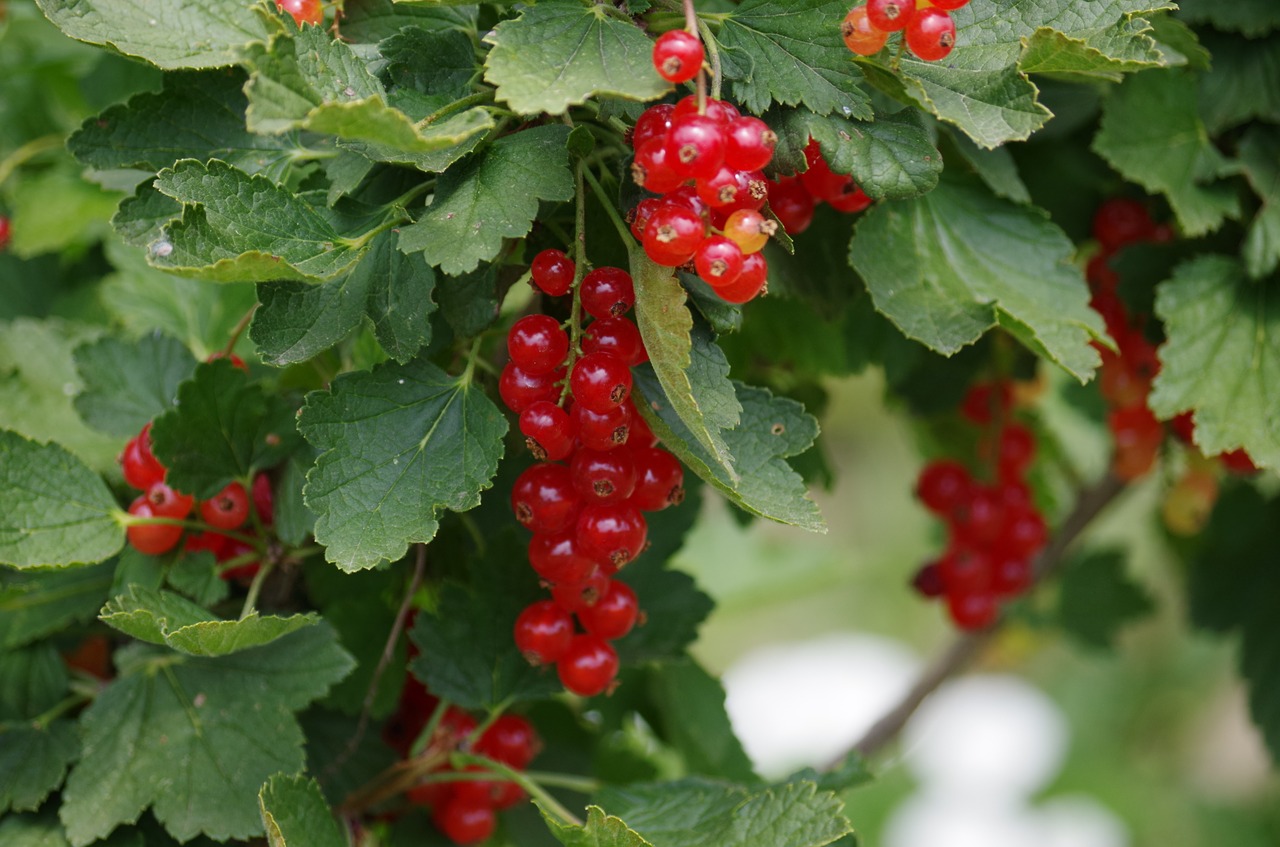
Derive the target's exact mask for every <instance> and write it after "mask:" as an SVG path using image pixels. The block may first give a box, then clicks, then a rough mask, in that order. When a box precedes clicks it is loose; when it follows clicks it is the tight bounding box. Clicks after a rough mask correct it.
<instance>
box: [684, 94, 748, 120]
mask: <svg viewBox="0 0 1280 847" xmlns="http://www.w3.org/2000/svg"><path fill="white" fill-rule="evenodd" d="M696 114H698V95H696V94H689V95H687V96H685V97H682V98H680V102H678V103H676V108H675V111H673V112H672V113H671V119H672V120H675V119H676V118H681V117H684V116H685V115H696ZM706 115H707V117H708V118H711V120H713V121H715V122H716V123H718V124H720V125H721V126H726V127H727V126H728V125H729V124H731V123H733V122H734V121H735V120H737V119H738V118H740V117H742V113H741V112H739V111H738V109H737V107H736V106H734V105H733V104H732V103H729V102H728V101H725V100H716V99H715V98H713V97H708V98H707V110H706Z"/></svg>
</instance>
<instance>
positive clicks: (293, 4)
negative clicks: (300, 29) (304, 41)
mask: <svg viewBox="0 0 1280 847" xmlns="http://www.w3.org/2000/svg"><path fill="white" fill-rule="evenodd" d="M276 5H277V6H279V7H280V9H281V11H285V12H288V13H289V14H290V15H292V16H293V20H294V22H295V23H297V24H298V26H302V25H303V24H313V25H315V26H319V25H320V24H322V23H324V8H323V7H322V6H321V4H320V0H276Z"/></svg>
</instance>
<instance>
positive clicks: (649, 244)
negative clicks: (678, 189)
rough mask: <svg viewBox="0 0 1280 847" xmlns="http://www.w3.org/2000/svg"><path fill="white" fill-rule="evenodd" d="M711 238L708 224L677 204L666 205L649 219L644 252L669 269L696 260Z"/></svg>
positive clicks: (659, 208)
mask: <svg viewBox="0 0 1280 847" xmlns="http://www.w3.org/2000/svg"><path fill="white" fill-rule="evenodd" d="M706 236H707V225H706V222H704V221H703V220H702V218H701V217H699V216H698V215H697V214H696V213H694V212H693V211H691V210H689V209H687V208H685V207H683V206H678V205H676V204H674V203H664V204H662V206H660V207H658V209H656V210H655V211H654V212H653V214H652V215H650V217H649V225H648V227H647V228H646V229H645V231H644V239H643V244H644V252H645V254H646V255H647V256H648V257H649V258H650V259H652V260H653V261H655V262H657V263H658V264H659V265H663V266H665V267H668V268H674V267H679V266H680V265H683V264H684V263H685V262H687V261H689V260H690V259H692V258H693V254H694V253H695V252H697V249H698V245H700V244H701V243H702V240H703V239H704V238H706Z"/></svg>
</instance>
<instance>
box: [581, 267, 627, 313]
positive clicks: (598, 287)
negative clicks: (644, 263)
mask: <svg viewBox="0 0 1280 847" xmlns="http://www.w3.org/2000/svg"><path fill="white" fill-rule="evenodd" d="M581 294H582V308H583V309H584V310H586V313H587V314H588V315H590V316H591V317H593V318H608V317H617V316H618V315H623V314H626V313H627V311H628V310H629V309H630V308H631V307H632V306H633V305H634V304H635V302H636V289H635V285H634V284H633V282H632V280H631V274H629V273H627V272H626V271H624V270H623V269H622V268H609V267H605V268H596V269H595V270H593V271H592V272H591V273H589V274H587V275H586V276H585V277H583V278H582V291H581Z"/></svg>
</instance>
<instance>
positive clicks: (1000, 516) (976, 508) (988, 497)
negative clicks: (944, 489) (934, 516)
mask: <svg viewBox="0 0 1280 847" xmlns="http://www.w3.org/2000/svg"><path fill="white" fill-rule="evenodd" d="M951 518H952V532H953V533H954V534H955V537H956V538H957V539H958V540H961V541H963V542H966V543H968V544H971V545H973V546H974V547H978V548H985V547H986V546H988V545H990V544H991V542H993V541H994V540H995V538H996V536H997V535H999V533H1000V527H1001V524H1003V523H1004V518H1005V507H1004V503H1003V502H1002V501H1001V498H1000V496H999V492H998V491H997V490H996V489H994V488H989V487H987V486H985V485H975V486H973V487H972V488H971V489H970V491H969V497H968V499H967V500H965V501H964V502H963V503H961V504H960V505H959V507H958V508H957V509H956V510H955V511H953V512H952V513H951Z"/></svg>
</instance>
